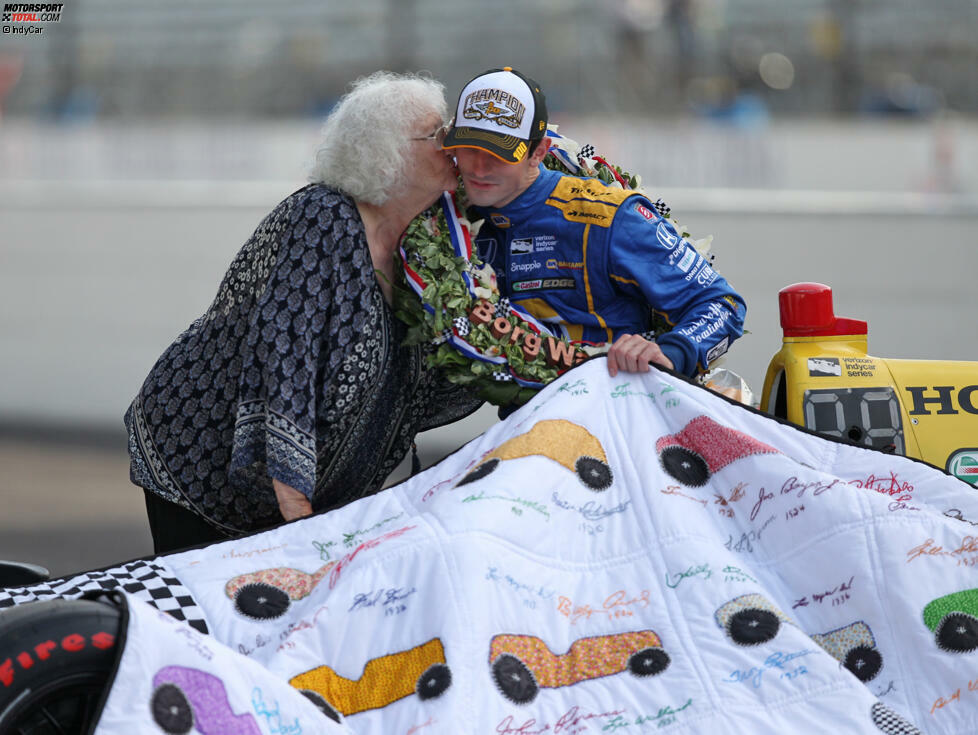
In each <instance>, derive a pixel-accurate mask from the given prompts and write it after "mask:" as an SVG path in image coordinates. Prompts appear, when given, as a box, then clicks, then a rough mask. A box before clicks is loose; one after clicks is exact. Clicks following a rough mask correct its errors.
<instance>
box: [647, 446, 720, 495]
mask: <svg viewBox="0 0 978 735" xmlns="http://www.w3.org/2000/svg"><path fill="white" fill-rule="evenodd" d="M659 461H660V462H662V469H664V470H665V471H666V472H667V473H669V475H670V476H671V477H673V478H675V479H676V480H679V482H681V483H683V485H689V486H690V487H700V486H702V485H705V484H706V481H707V480H709V479H710V468H709V467H708V466H707V464H706V460H705V459H703V458H702V457H701V456H700V455H699V454H697V453H696V452H694V451H693V450H692V449H687V448H686V447H666V448H665V449H663V450H662V451H661V452H660V453H659Z"/></svg>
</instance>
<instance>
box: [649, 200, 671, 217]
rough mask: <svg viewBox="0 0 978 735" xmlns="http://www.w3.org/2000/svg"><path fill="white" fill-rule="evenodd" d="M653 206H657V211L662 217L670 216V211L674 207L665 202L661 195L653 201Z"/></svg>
mask: <svg viewBox="0 0 978 735" xmlns="http://www.w3.org/2000/svg"><path fill="white" fill-rule="evenodd" d="M652 206H653V207H655V211H656V212H658V213H659V215H660V216H662V217H668V216H669V213H670V212H672V208H671V207H670V206H669V205H668V204H666V203H665V201H664V200H663V199H662V197H659V198H658V199H656V200H655V201H654V202H652Z"/></svg>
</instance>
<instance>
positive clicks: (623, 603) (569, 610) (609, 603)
mask: <svg viewBox="0 0 978 735" xmlns="http://www.w3.org/2000/svg"><path fill="white" fill-rule="evenodd" d="M649 603H650V599H649V591H648V590H642V592H641V593H640V594H639V595H638V596H637V597H634V598H632V599H628V595H627V594H626V593H625V590H618V591H617V592H612V593H611V594H610V595H608V597H606V598H605V600H604V602H603V603H602V604H601V607H592V606H591V605H575V604H574V603H573V601H571V599H570V598H568V597H564V596H561V597H559V598H558V600H557V612H559V613H560V614H561V615H563V616H564V617H567V618H570V621H571V625H576V624H577V621H579V620H580V619H581V618H584V619H585V620H590V619H591V616H592V615H607V616H608V619H609V620H614V619H616V618H624V617H632V616H633V615H634V614H635V613H633V612H632V610H631V608H633V607H638V606H641V607H648V606H649Z"/></svg>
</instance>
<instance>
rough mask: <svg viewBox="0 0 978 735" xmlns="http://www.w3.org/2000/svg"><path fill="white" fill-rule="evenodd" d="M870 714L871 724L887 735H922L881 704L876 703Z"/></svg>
mask: <svg viewBox="0 0 978 735" xmlns="http://www.w3.org/2000/svg"><path fill="white" fill-rule="evenodd" d="M870 714H871V716H872V718H873V724H874V725H876V727H878V728H879V729H880V730H882V731H883V732H885V733H886V734H887V735H922V734H921V732H920V730H919V729H918V728H917V727H916V726H915V725H913V724H911V723H909V722H907V721H906V720H905V719H903V718H902V717H901V716H900V715H898V714H897V713H896V712H894V711H893V710H891V709H890V708H889V707H887V706H886V705H885V704H883V703H882V702H876V704H874V705H873V707H872V709H871V710H870Z"/></svg>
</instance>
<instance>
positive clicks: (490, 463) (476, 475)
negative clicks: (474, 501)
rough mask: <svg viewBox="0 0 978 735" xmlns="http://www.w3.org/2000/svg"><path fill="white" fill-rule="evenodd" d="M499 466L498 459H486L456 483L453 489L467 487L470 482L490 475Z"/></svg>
mask: <svg viewBox="0 0 978 735" xmlns="http://www.w3.org/2000/svg"><path fill="white" fill-rule="evenodd" d="M498 466H499V457H493V458H492V459H488V460H486V461H485V462H483V463H482V464H480V465H479V466H478V467H476V468H475V469H474V470H472V471H471V472H470V473H469V474H467V475H466V476H465V477H463V478H462V479H461V480H459V481H458V485H456V486H455V487H461V486H462V485H468V484H469V483H470V482H475V481H476V480H481V479H482V478H483V477H485V476H486V475H490V474H492V472H493V471H494V470H495V469H496V467H498Z"/></svg>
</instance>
